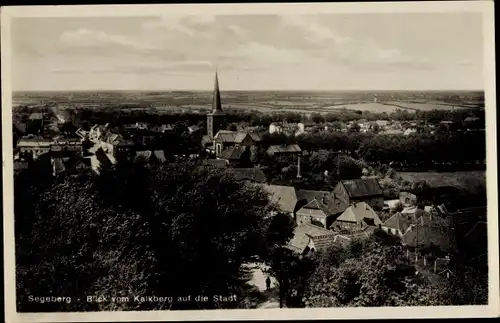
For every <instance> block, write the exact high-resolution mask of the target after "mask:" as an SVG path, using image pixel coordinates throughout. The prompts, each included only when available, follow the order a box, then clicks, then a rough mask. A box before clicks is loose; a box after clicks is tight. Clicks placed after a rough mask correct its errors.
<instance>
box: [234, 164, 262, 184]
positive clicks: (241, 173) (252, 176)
mask: <svg viewBox="0 0 500 323" xmlns="http://www.w3.org/2000/svg"><path fill="white" fill-rule="evenodd" d="M231 171H232V172H233V173H234V175H235V177H236V180H238V181H241V180H252V181H255V182H257V183H265V182H266V181H267V178H266V175H264V173H263V172H262V170H260V169H259V168H232V169H231Z"/></svg>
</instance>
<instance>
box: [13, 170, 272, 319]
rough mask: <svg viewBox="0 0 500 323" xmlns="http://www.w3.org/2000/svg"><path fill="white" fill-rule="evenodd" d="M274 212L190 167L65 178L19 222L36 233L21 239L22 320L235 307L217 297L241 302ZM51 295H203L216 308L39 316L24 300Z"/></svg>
mask: <svg viewBox="0 0 500 323" xmlns="http://www.w3.org/2000/svg"><path fill="white" fill-rule="evenodd" d="M23 188H26V187H23ZM110 188H112V189H110ZM20 189H21V188H20ZM19 196H20V197H21V195H19ZM269 205H270V204H269V200H268V195H267V194H266V193H265V192H263V190H262V189H261V188H258V187H254V186H247V185H246V184H244V183H241V182H238V181H236V180H235V179H234V177H233V176H232V175H231V174H228V173H225V172H224V171H222V170H218V169H212V168H206V167H202V166H198V165H196V164H192V163H188V164H185V163H184V164H162V165H157V166H148V167H146V166H145V165H140V164H135V163H133V164H123V165H121V166H119V167H118V168H117V169H116V170H109V171H105V172H103V173H102V174H101V176H99V177H94V176H79V177H66V178H62V179H61V180H59V181H58V182H56V183H54V184H53V185H52V186H51V187H50V189H47V190H43V192H42V193H40V194H38V198H35V197H34V198H33V199H32V200H30V205H29V206H28V205H27V206H26V207H25V208H24V209H22V210H23V212H29V209H30V208H31V214H26V216H23V217H22V219H25V220H24V223H25V224H26V222H29V221H31V223H28V224H30V225H25V226H23V227H20V228H18V231H17V232H16V234H17V239H18V241H19V244H18V248H17V250H16V256H17V264H18V283H19V284H18V305H19V310H21V311H31V310H35V311H68V310H72V311H79V310H103V309H106V310H108V309H117V307H118V309H123V310H130V309H136V310H145V309H146V310H147V309H169V308H170V309H181V308H187V309H194V308H198V307H202V308H221V307H222V308H231V307H236V306H238V304H237V303H218V302H216V301H214V300H213V298H212V296H213V295H219V294H220V295H228V294H231V293H239V291H240V289H239V286H240V285H241V284H242V277H241V270H240V267H241V265H242V264H243V263H244V262H247V261H250V259H252V257H254V256H255V255H258V254H261V253H262V250H263V247H262V241H264V240H265V239H263V237H264V236H265V234H266V232H267V231H265V230H266V226H265V222H266V220H265V218H266V216H267V215H268V214H269V208H270V206H269ZM34 277H36V279H34ZM61 279H64V282H65V283H63V284H61ZM48 292H50V294H51V295H61V296H67V295H71V297H73V298H74V299H76V298H81V299H85V297H86V296H87V295H96V294H100V293H105V294H112V295H117V296H129V297H132V296H150V295H158V296H161V295H176V296H183V295H185V296H187V295H205V296H207V297H208V298H209V302H206V303H195V302H181V303H179V302H175V301H174V302H173V303H172V302H166V303H158V302H154V303H137V302H127V303H116V302H115V303H113V304H111V303H86V302H76V301H75V302H72V303H71V304H66V303H53V304H51V305H50V306H44V307H43V308H41V307H40V305H39V304H38V305H37V304H36V303H33V302H28V301H27V299H26V298H27V296H28V295H44V294H47V293H48ZM193 297H194V296H193Z"/></svg>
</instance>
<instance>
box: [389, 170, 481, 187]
mask: <svg viewBox="0 0 500 323" xmlns="http://www.w3.org/2000/svg"><path fill="white" fill-rule="evenodd" d="M398 174H399V175H400V176H401V177H402V178H403V179H404V180H407V181H410V182H416V181H419V180H424V181H426V182H427V183H428V184H429V185H430V186H431V187H444V186H453V187H457V188H461V189H468V188H473V187H477V186H482V187H486V172H485V171H461V172H443V173H440V172H400V173H398Z"/></svg>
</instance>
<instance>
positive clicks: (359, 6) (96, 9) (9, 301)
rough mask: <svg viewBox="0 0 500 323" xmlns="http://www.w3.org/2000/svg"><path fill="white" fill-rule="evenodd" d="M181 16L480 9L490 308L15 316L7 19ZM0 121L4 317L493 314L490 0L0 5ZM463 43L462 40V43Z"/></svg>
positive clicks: (494, 197) (494, 203)
mask: <svg viewBox="0 0 500 323" xmlns="http://www.w3.org/2000/svg"><path fill="white" fill-rule="evenodd" d="M162 12H165V14H167V15H186V14H202V15H203V14H205V15H207V14H218V15H222V14H231V15H237V14H241V15H248V14H280V15H284V14H308V13H310V14H313V13H403V12H423V13H424V12H425V13H430V12H441V13H443V12H480V13H482V15H483V24H484V25H483V26H484V29H483V37H484V64H485V65H484V91H485V103H486V107H487V108H486V120H487V122H486V130H487V141H486V142H487V151H486V153H487V165H488V167H487V172H486V176H487V187H488V191H487V195H488V243H489V245H488V250H489V258H488V261H489V305H488V306H450V307H411V308H410V307H399V308H321V309H319V308H313V309H282V310H280V309H261V310H258V309H255V310H202V311H200V310H198V311H172V312H170V311H148V312H87V313H16V312H15V295H16V291H15V287H16V286H15V264H14V259H15V257H14V250H15V248H14V216H13V194H12V192H13V158H12V155H13V152H12V144H11V142H12V122H11V120H12V109H11V108H12V104H11V99H12V97H11V83H10V75H11V74H10V73H11V71H10V55H11V53H10V41H11V39H10V36H11V35H10V19H11V18H14V17H84V16H92V17H97V16H104V17H110V16H115V17H116V16H158V15H159V14H161V13H162ZM1 26H2V27H1V32H2V34H1V41H2V43H1V45H2V46H1V49H2V52H1V59H2V60H1V61H2V107H3V109H2V120H3V125H2V126H3V133H2V140H3V192H4V203H3V205H4V254H5V258H4V264H5V266H4V268H5V276H4V280H5V290H6V292H5V297H4V299H5V309H6V322H83V321H94V322H100V321H110V320H112V321H172V320H179V321H181V320H196V321H198V320H229V319H231V320H232V319H238V320H259V319H263V320H269V319H270V318H273V319H277V320H291V319H292V320H295V319H352V318H356V319H363V318H370V319H373V318H410V317H411V318H452V317H496V316H499V315H500V310H499V303H500V302H499V276H500V275H499V271H498V200H497V172H496V165H497V161H496V109H495V108H496V96H495V39H494V11H493V1H465V2H450V1H441V2H434V1H433V2H404V3H403V2H397V3H390V2H380V3H373V2H371V3H320V4H318V3H316V4H311V3H308V4H289V3H287V4H223V5H214V4H211V5H209V4H206V5H200V4H197V5H112V6H29V7H2V12H1ZM464 46H467V44H464Z"/></svg>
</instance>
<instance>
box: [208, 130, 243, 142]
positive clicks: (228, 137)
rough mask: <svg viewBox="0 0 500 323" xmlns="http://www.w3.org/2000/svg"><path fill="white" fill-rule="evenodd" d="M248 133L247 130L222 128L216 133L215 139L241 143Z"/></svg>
mask: <svg viewBox="0 0 500 323" xmlns="http://www.w3.org/2000/svg"><path fill="white" fill-rule="evenodd" d="M247 135H248V134H247V133H246V132H237V131H229V130H220V131H219V132H217V134H216V135H215V139H220V140H222V142H228V143H241V142H242V141H243V140H244V139H245V137H246V136H247Z"/></svg>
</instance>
